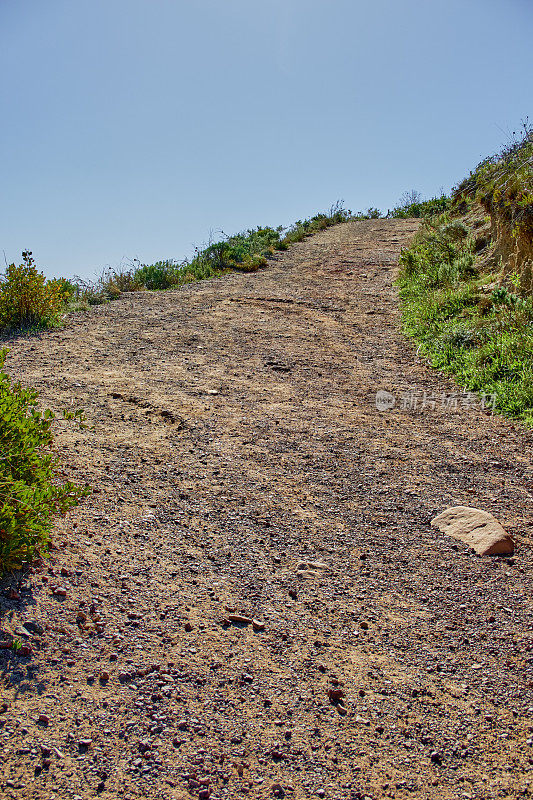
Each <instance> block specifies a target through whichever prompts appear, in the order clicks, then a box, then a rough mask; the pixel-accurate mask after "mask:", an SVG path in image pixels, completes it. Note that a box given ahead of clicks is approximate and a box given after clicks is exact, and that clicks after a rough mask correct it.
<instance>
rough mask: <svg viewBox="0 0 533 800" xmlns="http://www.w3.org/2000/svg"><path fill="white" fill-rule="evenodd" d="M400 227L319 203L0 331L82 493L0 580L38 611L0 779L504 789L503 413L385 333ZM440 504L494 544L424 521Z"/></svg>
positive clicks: (516, 688) (511, 471)
mask: <svg viewBox="0 0 533 800" xmlns="http://www.w3.org/2000/svg"><path fill="white" fill-rule="evenodd" d="M416 227H417V224H416V222H413V221H409V220H372V221H368V222H362V223H345V224H343V225H339V226H337V227H335V228H332V229H329V230H327V231H325V232H323V233H321V234H318V235H316V236H314V237H313V238H311V239H309V240H307V241H305V242H303V243H301V244H299V245H296V246H295V247H293V248H292V249H291V250H289V251H288V252H287V253H284V254H282V255H279V256H278V257H276V259H274V260H273V261H271V262H269V266H268V267H267V268H266V269H265V270H262V271H260V272H258V273H256V274H253V275H240V274H231V275H227V276H225V277H223V278H221V279H219V280H213V281H210V282H204V283H197V284H191V285H189V286H187V287H185V288H184V289H182V290H180V291H177V292H164V293H160V294H157V293H153V294H148V293H145V294H141V293H138V294H135V295H125V296H124V297H123V298H121V299H120V300H118V301H117V302H115V303H113V304H111V305H109V306H106V307H101V308H94V309H93V310H91V311H90V312H89V313H87V314H80V315H77V316H74V317H72V318H71V319H70V320H69V322H68V324H67V326H66V327H65V328H64V329H63V330H61V331H59V332H53V333H50V334H46V335H43V336H39V337H31V338H30V337H27V338H20V339H18V340H15V341H13V342H10V343H9V345H10V347H11V353H10V356H9V358H8V368H9V370H10V371H11V373H12V374H13V375H15V376H17V377H20V379H21V380H23V382H24V383H27V384H31V385H35V386H37V387H38V388H39V389H40V391H41V393H42V399H43V402H44V403H46V404H48V405H50V406H51V407H53V408H54V409H61V408H64V407H67V406H69V407H70V406H72V407H73V408H76V407H80V406H81V407H83V408H84V409H85V412H86V414H87V417H88V419H89V422H90V424H91V425H92V426H94V427H93V428H91V429H89V430H84V431H80V430H76V429H74V428H72V426H69V425H67V423H61V425H60V431H59V434H58V443H59V446H60V448H61V450H62V452H63V453H64V455H65V459H66V466H65V472H66V473H67V474H68V475H70V476H77V477H78V479H80V480H88V481H89V482H90V483H91V484H92V485H93V487H94V489H95V493H94V494H93V495H91V497H90V498H88V500H87V501H86V502H84V504H83V505H82V506H81V507H80V508H79V509H76V510H74V511H73V512H72V513H70V514H69V516H68V517H67V518H65V519H64V520H62V521H61V522H60V525H59V531H58V535H57V539H56V543H57V549H55V550H54V551H53V552H52V558H51V560H50V562H49V564H47V565H46V566H45V567H43V568H40V569H38V570H36V571H35V572H34V574H32V575H31V576H30V578H31V582H30V585H27V586H25V587H23V588H24V589H25V590H26V591H24V592H23V593H22V594H21V600H20V601H19V600H8V599H7V598H6V597H3V598H2V599H1V606H2V624H3V626H4V627H6V628H10V629H13V630H15V629H16V628H17V626H19V625H20V624H21V622H24V621H26V622H29V621H33V622H35V623H37V626H39V625H41V626H42V628H43V632H42V634H39V633H38V632H37V633H35V630H37V631H39V628H38V627H37V628H35V627H34V631H33V632H32V636H31V643H32V647H33V649H34V655H33V656H32V657H31V658H24V657H20V656H18V655H15V654H13V653H12V652H11V651H0V692H1V696H2V701H1V702H3V701H5V703H6V704H7V706H8V707H7V709H6V710H4V711H3V712H2V713H0V758H1V770H2V773H3V776H2V780H1V788H2V790H3V792H4V796H5V797H8V798H11V797H17V798H21V797H28V798H29V797H32V798H46V799H47V800H52V798H57V799H59V798H61V799H62V798H73V800H76V799H77V800H79V799H80V798H83V800H85V798H88V797H93V796H95V795H97V794H99V796H101V797H103V798H116V797H120V798H123V800H127V799H128V798H141V797H142V798H156V797H157V798H174V799H175V800H185V798H198V800H206V799H207V798H208V797H210V800H216V799H217V798H218V799H219V800H222V799H223V798H224V799H226V798H238V797H249V798H271V797H283V796H285V797H287V798H295V800H303V798H314V797H325V798H332V799H334V798H337V799H338V800H341V799H342V800H345V798H352V800H353V799H354V798H363V797H367V798H374V800H378V798H384V797H396V798H407V797H409V798H420V800H426V798H441V799H442V798H450V799H451V798H454V799H455V798H493V797H494V798H496V797H506V798H516V797H518V796H522V794H523V795H524V796H526V795H529V787H530V786H531V787H532V788H533V784H530V783H529V780H530V777H531V776H530V770H531V764H532V763H533V748H532V747H531V746H530V745H531V743H532V742H533V738H532V736H533V734H532V731H533V727H532V726H533V696H532V687H533V682H532V681H533V675H532V664H533V649H532V645H531V640H530V636H531V621H532V613H531V589H532V574H533V573H532V569H531V567H532V555H531V547H530V545H531V540H530V532H531V523H532V512H531V500H532V495H533V469H532V458H531V456H532V440H531V436H530V434H529V433H528V432H526V431H523V430H520V429H517V428H515V426H514V425H513V424H512V423H511V422H509V421H505V420H502V419H500V418H497V417H491V416H490V415H488V414H487V413H486V412H484V411H483V410H482V409H481V408H480V407H479V403H478V402H477V401H476V402H474V401H473V399H472V398H471V397H468V396H463V395H461V394H460V393H459V397H458V398H455V399H454V397H453V393H454V392H455V393H457V392H459V390H458V389H457V388H454V387H453V385H452V384H451V382H449V381H446V380H443V379H442V378H439V376H437V375H435V374H434V373H433V372H431V371H430V370H429V369H427V368H426V367H425V366H424V365H423V364H422V363H421V362H420V361H419V360H418V359H417V357H416V351H415V348H414V347H413V346H412V345H411V344H410V343H409V342H407V341H406V340H405V339H404V338H403V337H402V335H401V334H400V332H399V329H398V325H399V317H398V308H397V298H396V294H395V291H394V289H393V287H392V280H393V276H394V271H395V265H396V262H397V257H398V254H399V251H400V248H401V247H402V246H403V245H404V244H405V243H406V242H407V241H408V239H409V237H410V236H411V235H412V234H413V233H414V231H415V230H416ZM378 390H385V391H388V392H389V393H391V394H392V395H394V397H395V398H396V405H395V406H394V408H392V409H390V410H388V411H380V410H378V409H377V408H376V402H375V399H376V392H377V391H378ZM424 392H425V393H426V394H425V401H424ZM415 401H417V407H416V408H415V407H414V405H415ZM456 403H457V408H456V409H455V408H454V406H455V404H456ZM452 504H465V505H476V506H479V507H482V508H485V509H487V510H490V511H492V512H493V513H494V514H495V515H496V516H497V517H498V518H499V519H500V520H501V521H502V523H503V524H504V526H505V527H506V528H507V529H508V530H509V532H510V533H512V534H513V535H514V536H515V537H516V540H517V544H518V548H517V554H516V556H515V557H514V558H513V559H490V558H489V559H481V558H478V557H476V556H475V555H474V554H473V553H472V552H470V551H468V550H467V549H466V548H465V547H463V546H462V545H460V544H458V543H456V542H454V540H452V539H448V538H446V537H445V536H444V535H443V534H441V533H439V532H438V531H435V530H433V529H432V528H430V526H429V521H430V519H431V518H432V516H433V515H434V514H435V513H437V512H439V511H441V510H442V509H443V508H445V507H446V506H447V505H452ZM310 562H312V563H310ZM316 562H318V563H316ZM58 586H61V587H64V588H65V589H66V597H65V598H57V597H56V596H55V595H54V594H53V590H54V587H58ZM232 614H236V615H241V616H244V617H248V618H250V619H251V618H253V619H254V620H256V621H257V622H258V623H260V624H255V625H252V624H246V623H245V622H241V623H239V622H235V621H233V622H232V621H231V619H230V615H232ZM77 620H78V622H77ZM263 625H264V629H262V627H263ZM342 693H344V697H342V698H341V700H340V702H337V701H338V698H339V696H340V695H341V694H342ZM1 702H0V709H1V708H2V707H3V706H2V705H1ZM39 715H45V717H42V718H41V719H42V721H41V722H40V723H39V722H38V721H37V720H38V717H39ZM46 718H48V721H47V719H46ZM43 748H44V749H43Z"/></svg>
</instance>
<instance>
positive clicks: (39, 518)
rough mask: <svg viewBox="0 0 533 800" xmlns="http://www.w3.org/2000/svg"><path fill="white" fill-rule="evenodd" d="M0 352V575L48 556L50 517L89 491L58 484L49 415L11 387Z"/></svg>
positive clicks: (29, 394)
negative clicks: (38, 557) (35, 557)
mask: <svg viewBox="0 0 533 800" xmlns="http://www.w3.org/2000/svg"><path fill="white" fill-rule="evenodd" d="M6 354H7V350H2V351H0V573H2V572H3V571H5V570H11V569H17V568H20V567H22V566H23V565H24V564H25V563H27V562H29V561H30V560H31V559H32V558H33V557H34V556H35V555H46V552H47V549H48V543H49V540H50V533H51V530H52V526H53V520H54V516H55V515H56V514H57V513H63V512H65V511H66V510H67V509H68V508H70V507H71V506H74V505H75V504H76V503H78V501H79V500H80V498H81V497H82V496H84V495H85V494H86V492H87V489H85V488H83V487H80V486H77V485H75V484H74V483H71V482H70V481H67V482H64V483H60V482H59V480H58V460H57V457H56V455H55V454H54V452H53V450H52V431H51V427H52V424H53V420H54V415H53V414H52V412H51V411H49V410H45V411H43V412H41V411H39V410H38V408H37V397H38V394H37V392H36V391H35V390H34V389H24V388H22V386H21V385H20V384H19V383H12V381H11V379H10V378H9V376H8V375H7V374H6V373H5V372H4V369H3V367H4V362H5V357H6Z"/></svg>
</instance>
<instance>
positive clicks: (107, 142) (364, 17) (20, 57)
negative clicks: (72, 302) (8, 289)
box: [0, 0, 533, 276]
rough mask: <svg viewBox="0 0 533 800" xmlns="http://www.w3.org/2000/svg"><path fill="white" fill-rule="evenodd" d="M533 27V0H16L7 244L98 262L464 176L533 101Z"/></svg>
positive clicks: (2, 34) (430, 189) (4, 128)
mask: <svg viewBox="0 0 533 800" xmlns="http://www.w3.org/2000/svg"><path fill="white" fill-rule="evenodd" d="M532 43H533V2H531V0H446V2H443V1H442V0H365V1H364V2H361V1H360V0H261V2H259V0H0V74H1V78H0V81H1V83H0V99H1V120H2V121H1V126H0V142H1V149H0V153H1V173H0V186H1V190H0V258H1V259H2V261H3V254H2V250H5V253H6V257H7V260H8V261H9V262H11V261H15V260H17V261H18V260H19V259H20V253H21V251H22V250H23V249H25V248H28V249H30V250H32V251H33V253H34V257H35V258H36V260H37V263H38V265H39V266H40V267H41V268H42V269H43V270H44V271H45V272H46V274H47V275H66V276H68V275H72V274H78V275H82V276H89V275H92V274H93V273H94V272H96V271H100V270H101V269H102V268H103V267H105V266H106V265H110V266H116V265H117V264H119V263H120V262H121V260H122V259H123V258H133V257H138V258H139V259H140V260H141V261H144V262H152V261H155V260H158V259H161V258H176V259H181V258H182V257H184V256H187V255H190V254H191V253H192V250H193V247H194V245H196V244H202V243H205V242H206V240H207V239H208V238H209V235H210V232H211V231H212V232H213V233H214V234H217V232H219V231H220V230H223V231H224V232H226V233H234V232H236V231H238V230H242V229H244V228H247V227H252V226H256V225H274V226H275V225H279V224H284V225H285V224H289V223H290V222H292V221H294V220H296V219H298V218H303V217H306V216H309V215H312V214H314V213H316V212H317V211H321V210H324V209H326V208H327V207H329V206H330V205H331V204H332V203H334V202H335V201H336V200H337V199H344V201H345V205H346V207H347V208H350V209H352V210H359V209H364V208H367V207H368V206H370V205H372V206H377V207H379V208H381V209H384V210H386V209H387V208H390V207H392V206H394V204H395V203H396V202H397V201H398V199H399V197H400V196H401V194H402V193H403V192H404V191H406V190H410V189H413V188H414V189H417V190H419V191H421V192H422V193H423V194H424V195H425V196H431V195H433V194H435V193H437V192H438V191H439V189H440V188H441V187H444V188H445V189H446V190H448V189H449V188H450V187H451V186H452V185H453V184H454V183H456V182H457V181H458V180H460V179H461V178H462V177H463V176H464V175H465V174H467V173H468V171H469V170H470V169H471V168H473V167H474V166H475V165H476V164H477V163H478V161H480V160H481V158H483V157H485V156H486V155H488V154H490V153H491V152H493V151H494V150H496V149H498V148H499V147H500V146H501V145H502V144H504V143H505V142H506V140H507V136H508V134H509V133H510V132H511V131H512V130H513V129H516V128H517V127H518V126H519V125H520V121H521V120H522V119H524V118H525V117H526V116H527V115H528V114H529V118H530V121H531V119H532V118H533V109H532V100H533V47H532Z"/></svg>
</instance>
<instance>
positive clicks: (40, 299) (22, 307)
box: [0, 250, 71, 330]
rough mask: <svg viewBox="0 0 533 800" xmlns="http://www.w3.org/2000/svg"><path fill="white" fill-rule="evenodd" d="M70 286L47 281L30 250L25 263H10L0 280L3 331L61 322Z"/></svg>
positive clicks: (35, 327) (26, 252) (0, 328)
mask: <svg viewBox="0 0 533 800" xmlns="http://www.w3.org/2000/svg"><path fill="white" fill-rule="evenodd" d="M70 287H71V284H70V283H69V282H68V281H63V280H47V279H46V278H45V276H44V275H43V273H42V272H39V270H38V269H37V267H36V265H35V261H34V259H33V258H32V254H31V252H30V251H29V250H26V251H24V252H23V253H22V264H20V265H18V266H16V265H15V264H10V265H9V266H8V267H6V270H5V273H4V275H3V276H2V278H0V330H16V329H20V328H30V329H31V328H33V329H41V328H50V327H53V326H55V325H57V324H59V321H60V319H61V312H62V311H63V310H64V306H65V301H66V300H67V297H68V294H69V290H70Z"/></svg>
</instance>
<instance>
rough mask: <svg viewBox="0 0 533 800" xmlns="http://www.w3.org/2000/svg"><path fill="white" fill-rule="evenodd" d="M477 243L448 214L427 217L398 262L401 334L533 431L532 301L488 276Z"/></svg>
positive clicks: (513, 282) (512, 284) (515, 285)
mask: <svg viewBox="0 0 533 800" xmlns="http://www.w3.org/2000/svg"><path fill="white" fill-rule="evenodd" d="M480 241H481V244H483V237H479V236H476V235H475V231H474V229H473V227H471V225H469V224H468V222H466V218H464V219H463V220H461V219H458V218H454V217H453V216H452V215H451V213H450V212H446V213H444V214H441V215H438V216H436V217H428V218H427V219H426V220H425V221H424V223H423V226H422V228H421V230H420V231H419V233H418V234H417V235H416V236H415V238H414V240H413V242H412V245H411V246H410V247H409V248H408V249H406V250H404V251H403V252H402V254H401V256H400V274H399V278H398V286H399V291H400V297H401V301H402V311H403V326H404V330H405V332H406V333H407V334H408V335H409V336H411V337H413V338H414V339H415V340H416V341H417V342H419V344H420V351H421V352H422V353H423V354H424V355H425V356H426V357H427V359H428V361H429V363H430V364H431V365H432V366H433V367H435V368H437V369H440V370H442V371H443V372H446V373H449V374H451V375H453V376H455V379H456V380H457V382H458V383H459V384H460V385H461V386H463V387H464V388H465V389H466V390H469V391H474V392H479V393H485V394H487V395H492V396H493V397H494V404H495V408H496V409H498V410H499V411H501V412H502V413H504V414H506V415H508V416H511V417H516V418H519V419H521V420H523V421H524V422H526V423H527V424H529V425H533V299H532V298H531V297H529V298H526V297H522V296H520V294H519V291H518V289H519V285H520V279H519V276H518V275H511V276H510V277H509V278H508V280H507V285H503V284H500V283H499V277H500V276H499V275H496V274H495V273H494V272H491V271H490V267H487V264H490V261H487V260H486V259H483V253H482V252H479V251H480Z"/></svg>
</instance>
